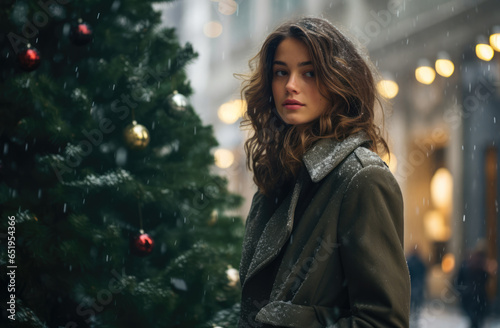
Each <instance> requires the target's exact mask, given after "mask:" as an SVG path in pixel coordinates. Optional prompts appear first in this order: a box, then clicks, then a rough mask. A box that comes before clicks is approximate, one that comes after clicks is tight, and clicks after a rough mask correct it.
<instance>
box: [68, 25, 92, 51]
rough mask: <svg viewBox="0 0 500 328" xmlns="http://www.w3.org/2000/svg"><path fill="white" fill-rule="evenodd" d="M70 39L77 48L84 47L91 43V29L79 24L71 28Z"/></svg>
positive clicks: (88, 26)
mask: <svg viewBox="0 0 500 328" xmlns="http://www.w3.org/2000/svg"><path fill="white" fill-rule="evenodd" d="M70 38H71V41H73V43H74V44H76V45H77V46H84V45H86V44H88V43H89V42H90V41H92V28H91V27H90V25H89V24H86V23H81V22H80V23H78V24H77V25H75V26H73V27H72V28H71V32H70Z"/></svg>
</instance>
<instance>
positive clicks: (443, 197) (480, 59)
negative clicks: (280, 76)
mask: <svg viewBox="0 0 500 328" xmlns="http://www.w3.org/2000/svg"><path fill="white" fill-rule="evenodd" d="M156 9H157V10H159V11H161V12H162V22H163V24H164V25H165V26H172V27H176V28H177V30H178V33H179V37H180V41H181V43H182V42H190V43H192V44H193V47H194V49H195V50H196V51H197V52H198V53H199V58H198V59H197V60H196V61H195V62H194V63H193V64H191V65H189V66H188V76H189V79H190V81H191V83H192V86H193V88H194V95H193V96H192V97H191V98H190V102H191V104H192V105H193V107H194V108H195V109H196V111H197V112H198V113H199V115H200V117H201V118H202V120H203V121H204V122H205V123H206V124H210V125H213V127H214V131H215V134H216V137H217V140H218V141H219V144H220V146H219V148H218V149H217V151H216V152H215V154H214V155H215V157H216V164H217V166H218V170H219V173H220V174H223V175H225V176H227V177H228V179H229V183H230V184H229V186H230V189H231V190H232V191H234V192H237V193H240V194H242V195H243V196H245V198H246V202H245V204H244V206H243V207H242V208H241V209H240V210H239V211H238V213H237V214H238V215H240V216H242V217H243V218H245V217H246V213H247V212H248V209H249V206H250V201H251V196H252V195H253V193H254V192H255V187H254V185H253V183H252V181H251V177H252V175H251V173H250V172H248V171H247V169H246V168H245V160H246V159H245V154H244V151H243V143H244V140H245V138H246V132H245V131H243V130H241V129H240V127H239V122H241V110H242V108H244V103H243V102H242V101H241V98H240V95H239V86H240V84H239V83H240V82H239V81H238V80H237V79H236V78H235V77H234V76H233V74H234V73H245V72H247V71H248V60H249V59H250V58H251V57H253V56H254V55H255V54H256V53H257V51H258V49H259V48H260V45H261V43H262V42H263V40H264V38H265V37H266V36H267V34H268V33H269V32H271V31H272V30H273V29H274V27H276V26H277V25H278V24H279V23H281V22H282V21H284V20H286V19H289V18H292V17H297V16H300V15H317V16H320V17H324V18H327V19H328V20H330V21H331V22H332V23H333V24H334V25H336V26H338V27H340V28H341V29H342V30H343V31H345V32H346V33H347V34H349V35H350V36H352V37H354V38H356V39H357V40H358V41H359V43H360V44H361V45H362V46H364V47H365V48H366V50H367V53H368V55H369V57H370V58H371V60H372V61H373V63H374V64H375V65H376V67H377V68H378V70H379V71H380V73H381V77H382V79H383V82H382V83H381V84H380V87H381V88H382V91H383V92H384V93H385V96H386V98H387V99H389V100H390V102H391V103H392V106H391V108H390V109H389V110H388V111H386V113H385V127H386V129H387V131H388V136H389V137H388V141H389V146H390V148H391V154H390V155H391V156H390V163H389V164H390V167H391V170H392V172H393V173H394V175H395V176H396V178H397V179H398V181H399V183H400V185H401V188H402V190H403V194H404V199H405V251H406V252H407V254H408V256H410V254H413V255H414V256H416V257H417V258H418V259H420V260H421V261H422V263H423V268H422V270H423V272H424V274H423V278H422V280H423V291H424V293H423V295H424V296H423V297H424V298H425V300H426V302H427V303H426V306H425V307H424V308H423V312H422V316H421V321H422V320H423V321H425V323H424V324H422V325H421V326H422V327H454V328H459V327H467V324H466V319H465V316H464V314H463V312H461V310H460V304H459V303H458V298H457V297H449V296H444V295H446V294H447V293H448V292H449V290H452V289H454V288H456V285H455V283H456V277H457V274H458V271H459V268H460V266H461V264H462V265H466V264H467V262H464V260H465V261H466V260H469V259H470V257H471V254H473V250H475V251H477V250H478V249H480V250H481V252H483V253H482V254H485V259H483V260H484V261H483V262H484V266H485V270H486V271H487V272H488V275H490V279H489V280H488V283H487V285H486V286H485V288H486V293H487V299H488V302H489V303H488V304H489V305H488V306H489V307H490V310H491V311H493V313H497V314H498V313H500V297H499V296H500V284H498V282H497V263H498V260H499V256H500V248H499V247H500V246H499V243H498V236H499V234H500V224H499V213H498V201H499V196H498V194H499V188H498V186H499V175H498V161H499V159H500V155H499V151H498V145H499V144H500V128H499V124H500V123H499V122H498V120H499V119H500V97H499V95H500V53H499V51H500V48H499V47H500V44H499V43H500V41H499V40H500V34H499V33H500V15H499V14H500V1H498V0H477V1H471V0H451V1H450V0H419V1H417V0H413V1H411V0H391V1H386V0H374V1H368V0H350V1H347V0H344V1H342V0H312V1H300V0H255V1H249V0H239V1H232V0H231V1H229V0H219V1H217V0H203V1H201V0H184V1H174V2H172V3H167V4H158V5H157V6H156ZM387 161H388V162H389V160H388V159H387ZM429 302H438V303H439V304H440V305H439V306H440V307H439V308H438V310H437V309H436V308H432V307H429V304H436V303H429ZM489 320H490V321H488V322H487V324H488V325H487V326H488V327H499V326H500V325H499V323H498V320H496V321H495V319H494V318H492V319H489Z"/></svg>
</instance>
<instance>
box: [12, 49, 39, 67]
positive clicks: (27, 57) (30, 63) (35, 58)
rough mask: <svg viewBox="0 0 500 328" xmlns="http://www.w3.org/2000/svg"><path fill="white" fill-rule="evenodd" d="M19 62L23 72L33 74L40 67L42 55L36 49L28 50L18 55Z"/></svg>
mask: <svg viewBox="0 0 500 328" xmlns="http://www.w3.org/2000/svg"><path fill="white" fill-rule="evenodd" d="M17 61H18V63H19V66H20V67H21V68H22V69H23V70H25V71H27V72H31V71H33V70H35V69H36V68H37V67H38V66H40V62H41V58H40V53H39V52H38V50H36V49H35V48H26V49H24V50H22V51H21V52H19V54H17Z"/></svg>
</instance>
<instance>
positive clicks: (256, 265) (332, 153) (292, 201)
mask: <svg viewBox="0 0 500 328" xmlns="http://www.w3.org/2000/svg"><path fill="white" fill-rule="evenodd" d="M369 140H370V139H369V138H368V137H367V135H366V133H365V132H362V131H361V132H358V133H355V134H353V135H351V136H349V137H347V138H346V139H344V140H342V141H337V140H334V139H320V140H319V141H317V142H316V143H315V144H314V145H313V146H312V147H311V148H310V149H309V150H308V151H307V152H306V153H305V154H304V157H303V161H304V164H305V167H306V169H307V172H308V173H309V175H310V177H311V180H312V181H313V182H318V181H320V180H322V179H323V178H324V177H325V176H327V175H328V173H329V172H331V171H332V170H333V169H334V168H335V167H336V166H337V165H338V164H339V163H340V162H342V161H343V160H344V159H345V158H346V157H347V156H348V155H349V154H350V153H352V152H353V151H354V150H355V149H356V148H357V147H359V146H361V145H362V144H364V143H366V142H367V141H369ZM305 174H307V173H306V172H305V171H304V170H301V171H300V173H299V177H298V178H297V181H296V183H295V186H294V188H293V190H292V191H290V192H289V193H288V195H287V196H286V197H285V199H284V200H283V201H282V202H281V204H280V206H279V207H278V209H276V211H275V212H274V214H273V215H272V216H271V218H270V219H269V221H267V224H266V226H265V228H264V231H263V232H262V234H261V235H260V236H256V235H255V233H252V232H251V231H250V233H248V234H247V235H246V236H245V239H251V238H259V240H258V242H257V246H256V248H255V253H254V254H253V257H252V259H251V262H250V264H249V267H248V271H247V272H246V274H245V272H244V273H243V274H244V275H245V276H246V277H244V283H245V282H246V281H247V280H248V279H249V278H250V277H251V276H253V275H255V274H256V273H257V272H258V271H259V270H261V269H262V268H263V267H265V266H266V265H267V264H268V263H270V262H271V261H272V260H273V259H274V258H276V256H278V254H279V252H280V251H281V249H282V248H283V245H284V244H285V242H286V241H287V239H288V237H290V234H291V232H292V228H293V221H294V216H295V208H296V206H297V202H298V199H299V195H300V193H301V190H302V188H303V187H304V184H305V183H307V180H308V179H306V177H304V175H305ZM309 182H310V181H309ZM259 214H260V213H257V217H256V218H255V220H257V221H260V220H267V218H263V217H259ZM245 244H247V245H249V244H250V240H245V242H244V245H245ZM247 251H248V250H247ZM244 252H245V250H244ZM243 258H246V254H245V253H244V254H243ZM241 269H243V270H244V271H246V268H240V270H241Z"/></svg>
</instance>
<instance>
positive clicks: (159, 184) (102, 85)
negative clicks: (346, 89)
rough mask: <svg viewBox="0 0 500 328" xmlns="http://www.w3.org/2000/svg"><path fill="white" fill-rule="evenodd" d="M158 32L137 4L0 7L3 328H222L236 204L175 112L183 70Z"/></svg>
mask: <svg viewBox="0 0 500 328" xmlns="http://www.w3.org/2000/svg"><path fill="white" fill-rule="evenodd" d="M156 2H157V1H156ZM160 16H161V15H160V13H158V12H156V11H155V10H154V8H153V2H150V1H143V0H140V1H139V0H127V1H114V2H108V1H99V0H85V1H78V2H76V1H67V0H52V1H51V0H47V1H38V0H25V1H22V0H20V1H2V4H1V8H0V26H1V31H2V34H1V38H0V51H1V53H0V57H1V58H2V60H1V61H0V65H1V78H0V79H1V80H0V83H1V85H0V90H1V92H0V154H1V155H0V204H1V208H0V218H1V228H0V229H1V230H0V240H1V247H0V266H1V268H2V270H1V275H0V281H1V282H2V287H1V288H2V289H3V290H2V292H1V293H0V294H1V295H3V296H2V299H1V306H0V309H1V311H2V316H1V320H2V322H5V323H10V324H13V325H14V326H16V327H212V326H215V325H216V324H217V325H222V324H221V322H223V321H225V323H224V324H227V325H231V324H234V317H235V312H237V307H238V304H237V302H238V300H239V290H238V288H239V287H238V282H237V278H236V277H237V274H236V273H237V272H235V269H233V268H237V267H238V265H239V257H240V251H241V240H242V235H243V224H242V222H241V218H238V217H233V216H231V215H229V214H228V211H226V210H230V209H235V208H237V207H238V206H239V205H240V204H241V202H242V198H241V196H239V195H235V194H232V193H230V192H229V191H228V190H227V181H226V179H225V178H223V177H220V176H218V175H217V174H215V173H214V170H213V164H214V159H213V155H212V154H211V151H212V150H213V148H214V147H216V146H217V141H216V140H215V138H214V136H213V130H212V127H211V126H204V125H203V124H202V122H201V121H200V119H199V117H198V116H197V115H196V114H195V112H194V110H193V108H192V107H191V106H190V105H189V103H188V101H187V98H186V97H189V95H190V94H192V88H191V86H190V84H189V82H188V81H187V77H186V73H185V67H186V65H187V64H188V63H189V62H190V61H192V60H193V59H195V58H196V56H197V54H196V53H195V51H194V50H193V48H192V46H191V45H190V44H189V43H186V44H185V45H183V46H182V45H180V44H179V41H178V39H177V37H176V34H175V30H174V29H172V28H160V27H159V26H160V22H161V20H160ZM5 291H7V293H5ZM2 327H3V324H2Z"/></svg>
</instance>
